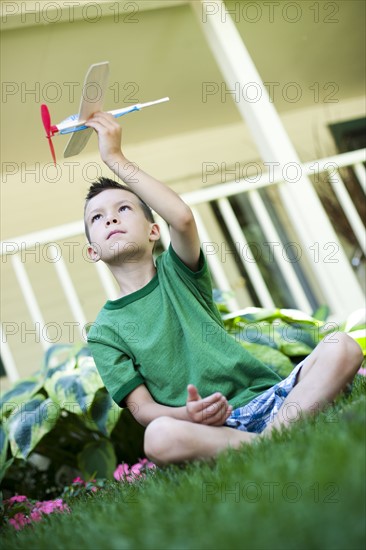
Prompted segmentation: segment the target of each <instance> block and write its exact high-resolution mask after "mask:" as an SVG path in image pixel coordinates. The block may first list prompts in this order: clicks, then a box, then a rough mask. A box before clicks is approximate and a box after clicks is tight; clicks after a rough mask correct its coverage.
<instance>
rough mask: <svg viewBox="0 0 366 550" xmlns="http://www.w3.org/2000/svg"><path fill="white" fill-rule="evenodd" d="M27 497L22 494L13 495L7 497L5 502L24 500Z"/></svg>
mask: <svg viewBox="0 0 366 550" xmlns="http://www.w3.org/2000/svg"><path fill="white" fill-rule="evenodd" d="M26 500H28V499H27V497H26V496H24V495H15V496H14V497H10V498H8V500H6V501H5V502H11V503H13V502H25V501H26Z"/></svg>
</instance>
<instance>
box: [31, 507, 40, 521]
mask: <svg viewBox="0 0 366 550" xmlns="http://www.w3.org/2000/svg"><path fill="white" fill-rule="evenodd" d="M30 518H31V520H32V521H41V519H42V514H41V512H39V511H38V510H34V509H33V510H32V512H31V514H30Z"/></svg>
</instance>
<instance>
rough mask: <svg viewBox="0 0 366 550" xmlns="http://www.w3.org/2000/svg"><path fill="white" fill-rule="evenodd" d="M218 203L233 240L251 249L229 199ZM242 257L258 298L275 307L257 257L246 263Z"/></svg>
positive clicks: (261, 301) (263, 303)
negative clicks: (256, 259)
mask: <svg viewBox="0 0 366 550" xmlns="http://www.w3.org/2000/svg"><path fill="white" fill-rule="evenodd" d="M217 205H218V207H219V209H220V212H221V215H222V217H223V219H224V221H225V224H226V227H227V230H228V231H229V233H230V236H231V238H232V240H233V242H234V243H235V244H236V243H238V244H240V245H243V246H245V247H246V250H248V251H249V246H248V242H247V240H246V238H245V235H244V233H243V231H242V229H241V227H240V225H239V222H238V220H237V217H236V216H235V214H234V211H233V209H232V207H231V205H230V203H229V201H228V199H219V200H218V201H217ZM240 259H241V261H242V263H243V265H244V268H245V270H246V272H247V273H248V276H249V279H250V282H251V284H252V285H253V287H254V290H255V291H256V294H257V296H258V299H259V301H260V303H261V305H262V306H263V307H267V308H274V307H275V304H274V302H273V300H272V297H271V295H270V293H269V290H268V288H267V286H266V283H265V282H264V279H263V277H262V274H261V272H260V270H259V268H258V266H257V263H256V261H255V259H254V258H252V259H251V260H253V261H248V262H245V263H244V259H243V257H242V255H240Z"/></svg>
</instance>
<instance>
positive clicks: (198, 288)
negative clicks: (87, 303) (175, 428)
mask: <svg viewBox="0 0 366 550" xmlns="http://www.w3.org/2000/svg"><path fill="white" fill-rule="evenodd" d="M156 269H157V272H156V274H155V276H154V277H153V279H152V280H151V281H150V282H149V283H148V284H147V285H146V286H144V287H143V288H141V289H140V290H138V291H136V292H133V293H132V294H129V295H127V296H124V297H122V298H119V299H118V300H114V301H108V302H107V303H106V304H105V305H104V307H103V308H102V310H101V311H100V313H99V315H98V317H97V319H96V322H95V323H94V324H93V325H92V327H91V329H90V330H89V333H88V343H89V346H90V349H91V352H92V354H93V357H94V360H95V363H96V366H97V368H98V371H99V373H100V376H101V378H102V380H103V382H104V384H105V386H106V388H107V390H108V391H109V393H110V394H111V396H112V398H113V399H114V401H115V402H116V403H118V404H120V405H122V402H123V400H124V398H125V397H126V396H127V395H128V394H129V393H130V392H131V391H132V390H134V389H135V388H136V387H137V386H139V385H140V384H145V385H146V387H147V389H148V390H149V392H150V393H151V395H152V397H153V399H154V400H155V401H156V402H158V403H160V404H162V405H168V406H171V407H179V406H183V405H185V403H186V398H187V385H188V384H194V385H195V386H196V387H197V389H198V392H199V393H200V395H201V396H202V397H206V396H208V395H210V394H212V393H214V392H216V391H220V392H221V393H222V394H223V395H225V396H226V398H227V399H228V401H229V403H230V404H231V405H233V407H234V408H237V407H239V406H242V405H245V404H247V403H248V402H249V401H251V400H252V399H253V398H254V397H256V396H257V395H258V394H260V393H262V392H263V391H265V390H266V389H268V388H270V387H271V386H273V385H274V384H276V383H277V382H279V381H280V380H281V379H280V377H279V376H278V375H277V374H276V373H275V372H273V371H272V370H271V369H270V368H269V367H267V366H266V365H264V364H263V363H262V362H261V361H259V360H258V359H256V358H255V357H253V356H252V355H251V354H250V353H249V352H247V351H246V350H245V349H244V348H243V347H242V346H241V345H240V344H239V343H238V342H236V341H235V339H234V338H233V337H232V336H231V335H230V334H228V332H227V331H226V330H225V329H224V325H223V323H222V320H221V316H220V313H219V311H218V309H217V307H216V305H215V303H214V301H213V297H212V283H211V277H210V273H209V270H208V267H207V263H206V259H205V257H204V255H203V252H202V251H201V255H200V263H199V268H198V269H199V270H198V271H197V272H193V271H191V270H190V269H189V268H188V267H187V266H186V265H185V264H183V262H182V261H181V260H180V259H179V257H178V256H177V254H176V253H175V251H174V250H173V248H172V246H170V247H169V249H168V250H167V251H166V252H164V253H163V254H161V255H160V256H159V257H158V258H157V259H156Z"/></svg>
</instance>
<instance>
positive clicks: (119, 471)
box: [113, 463, 130, 481]
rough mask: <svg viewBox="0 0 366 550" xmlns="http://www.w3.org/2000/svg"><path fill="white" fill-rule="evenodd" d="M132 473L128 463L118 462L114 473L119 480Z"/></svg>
mask: <svg viewBox="0 0 366 550" xmlns="http://www.w3.org/2000/svg"><path fill="white" fill-rule="evenodd" d="M129 473H130V469H129V467H128V464H125V463H123V464H118V466H117V468H116V469H115V471H114V473H113V477H114V479H116V480H117V481H122V480H123V479H125V477H126V476H127V475H128V474H129Z"/></svg>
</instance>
